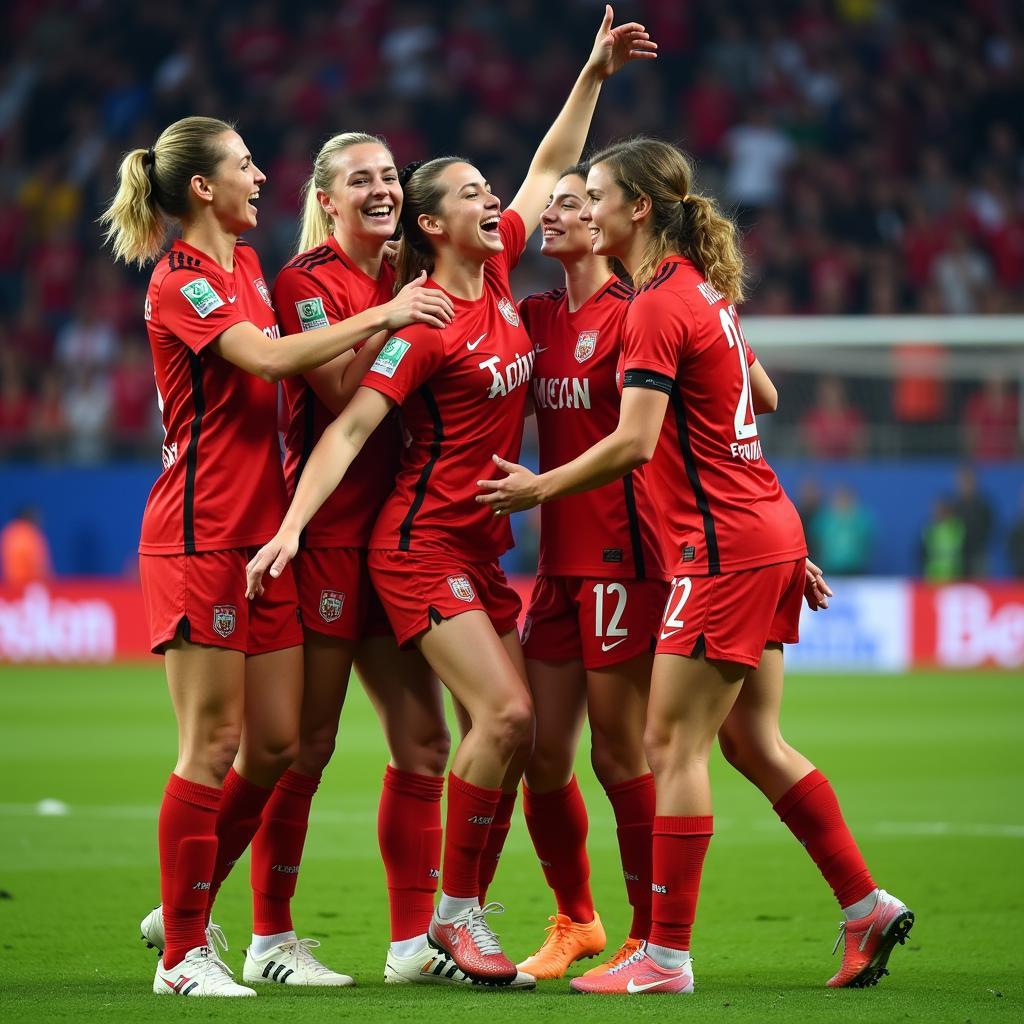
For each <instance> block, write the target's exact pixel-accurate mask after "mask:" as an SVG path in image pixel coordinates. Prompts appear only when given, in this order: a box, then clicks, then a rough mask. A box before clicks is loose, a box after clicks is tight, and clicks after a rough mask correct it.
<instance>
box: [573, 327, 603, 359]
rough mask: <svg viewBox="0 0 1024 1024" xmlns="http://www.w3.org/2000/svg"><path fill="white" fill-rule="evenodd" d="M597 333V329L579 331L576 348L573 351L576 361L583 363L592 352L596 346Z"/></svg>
mask: <svg viewBox="0 0 1024 1024" xmlns="http://www.w3.org/2000/svg"><path fill="white" fill-rule="evenodd" d="M597 335H598V332H597V331H580V336H579V337H578V338H577V339H576V350H575V351H574V352H573V355H574V356H575V357H576V362H577V363H585V362H586V361H587V360H588V359H589V358H590V357H591V356H592V355H593V354H594V350H595V349H596V348H597Z"/></svg>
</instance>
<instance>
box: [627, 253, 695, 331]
mask: <svg viewBox="0 0 1024 1024" xmlns="http://www.w3.org/2000/svg"><path fill="white" fill-rule="evenodd" d="M702 284H703V285H707V282H706V281H705V280H704V277H703V275H702V274H701V273H700V271H699V270H697V268H696V267H695V266H694V265H693V264H692V263H691V262H690V261H689V260H687V259H685V258H682V257H668V258H667V259H665V260H663V261H662V263H661V264H660V265H659V267H658V269H657V270H656V271H655V272H654V276H653V277H652V278H651V279H650V280H649V281H647V282H646V283H645V284H643V285H642V286H641V287H640V288H638V289H637V290H636V293H635V295H634V296H633V298H632V299H631V300H630V308H629V319H630V320H631V321H636V320H649V319H651V318H654V317H668V318H679V317H685V316H692V315H693V312H694V310H693V299H694V297H695V296H696V295H697V294H698V292H699V289H700V286H701V285H702Z"/></svg>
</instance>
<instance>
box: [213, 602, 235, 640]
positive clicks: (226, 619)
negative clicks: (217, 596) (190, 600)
mask: <svg viewBox="0 0 1024 1024" xmlns="http://www.w3.org/2000/svg"><path fill="white" fill-rule="evenodd" d="M237 623H238V614H237V612H236V611H235V606H234V605H233V604H215V605H214V606H213V630H214V632H215V633H219V634H220V635H221V636H223V637H229V636H231V634H232V633H234V631H235V626H236V625H237Z"/></svg>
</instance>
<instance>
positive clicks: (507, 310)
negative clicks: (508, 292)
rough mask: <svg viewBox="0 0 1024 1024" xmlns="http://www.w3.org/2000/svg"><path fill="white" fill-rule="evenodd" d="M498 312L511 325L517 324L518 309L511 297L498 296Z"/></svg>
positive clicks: (515, 325)
mask: <svg viewBox="0 0 1024 1024" xmlns="http://www.w3.org/2000/svg"><path fill="white" fill-rule="evenodd" d="M498 312H499V313H501V315H502V316H503V317H504V318H505V319H506V320H507V321H508V322H509V323H510V324H511V325H512V326H513V327H518V326H519V310H517V309H516V304H515V303H514V302H513V301H512V300H511V299H506V298H504V297H503V298H500V299H499V300H498Z"/></svg>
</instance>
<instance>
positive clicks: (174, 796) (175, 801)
mask: <svg viewBox="0 0 1024 1024" xmlns="http://www.w3.org/2000/svg"><path fill="white" fill-rule="evenodd" d="M219 806H220V790H219V789H214V788H213V787H212V786H203V785H201V784H200V783H198V782H189V781H187V780H186V779H183V778H181V776H179V775H173V774H172V775H171V777H170V778H169V779H168V780H167V787H166V788H165V789H164V799H163V803H162V804H161V805H160V819H159V822H158V825H157V842H158V845H159V849H160V900H161V902H162V903H163V912H164V936H165V938H164V956H163V960H164V967H167V968H170V967H174V966H176V965H177V964H178V963H180V962H181V959H182V957H184V955H185V954H186V953H187V952H188V951H189V950H190V949H194V948H195V947H196V946H205V945H206V905H207V903H208V902H209V900H210V882H211V879H212V878H213V865H214V861H215V860H216V859H217V835H216V827H217V808H218V807H219Z"/></svg>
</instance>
